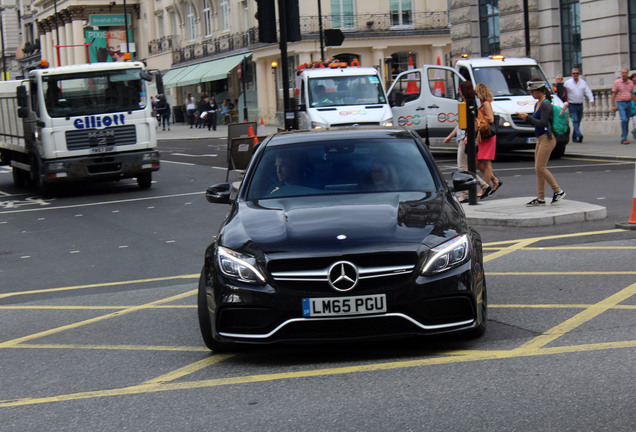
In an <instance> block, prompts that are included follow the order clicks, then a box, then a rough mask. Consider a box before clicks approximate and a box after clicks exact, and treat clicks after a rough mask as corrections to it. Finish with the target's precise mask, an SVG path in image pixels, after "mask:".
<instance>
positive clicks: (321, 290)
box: [268, 252, 418, 295]
mask: <svg viewBox="0 0 636 432" xmlns="http://www.w3.org/2000/svg"><path fill="white" fill-rule="evenodd" d="M417 259H418V256H417V253H415V252H398V253H388V252H384V253H375V254H359V255H342V256H337V257H333V256H331V257H316V258H307V259H289V260H272V261H270V262H269V264H268V271H269V273H270V274H271V275H272V278H273V279H274V281H275V282H276V287H277V288H279V289H281V290H286V291H290V292H294V293H297V294H303V295H316V294H326V293H333V292H334V289H333V288H332V287H331V286H330V284H329V280H328V279H329V269H330V268H331V266H332V265H334V264H335V263H337V262H340V261H347V262H350V263H352V264H353V265H355V266H356V267H357V269H358V274H359V280H358V283H357V285H356V288H355V292H356V293H361V292H365V291H378V290H386V289H391V288H392V287H397V286H399V285H401V284H404V283H405V282H406V281H408V280H409V279H410V278H411V277H412V275H413V271H414V270H415V268H416V265H417Z"/></svg>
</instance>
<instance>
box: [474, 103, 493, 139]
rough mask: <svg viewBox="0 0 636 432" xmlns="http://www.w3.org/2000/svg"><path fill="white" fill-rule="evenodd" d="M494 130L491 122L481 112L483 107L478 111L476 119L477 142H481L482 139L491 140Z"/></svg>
mask: <svg viewBox="0 0 636 432" xmlns="http://www.w3.org/2000/svg"><path fill="white" fill-rule="evenodd" d="M493 135H494V133H493V130H492V128H491V127H490V122H489V121H488V119H487V118H486V116H485V115H484V113H483V112H482V111H481V107H480V108H479V109H478V110H477V117H476V118H475V136H476V138H477V142H481V140H482V139H486V138H490V137H491V136H493Z"/></svg>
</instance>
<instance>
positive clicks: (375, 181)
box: [362, 160, 399, 191]
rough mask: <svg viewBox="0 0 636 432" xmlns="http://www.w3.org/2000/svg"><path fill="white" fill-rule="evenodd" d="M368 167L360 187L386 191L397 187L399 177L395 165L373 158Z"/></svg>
mask: <svg viewBox="0 0 636 432" xmlns="http://www.w3.org/2000/svg"><path fill="white" fill-rule="evenodd" d="M370 168H371V169H370V171H369V174H368V176H367V177H366V179H365V181H364V182H363V183H362V189H364V190H382V191H386V190H396V189H397V188H398V185H399V179H398V173H397V169H396V168H395V165H393V164H391V163H383V162H380V161H379V160H374V161H372V162H371V166H370Z"/></svg>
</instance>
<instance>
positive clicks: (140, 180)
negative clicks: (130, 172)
mask: <svg viewBox="0 0 636 432" xmlns="http://www.w3.org/2000/svg"><path fill="white" fill-rule="evenodd" d="M137 184H138V185H139V187H140V188H141V189H148V188H149V187H150V185H151V184H152V172H147V173H143V174H139V175H138V176H137Z"/></svg>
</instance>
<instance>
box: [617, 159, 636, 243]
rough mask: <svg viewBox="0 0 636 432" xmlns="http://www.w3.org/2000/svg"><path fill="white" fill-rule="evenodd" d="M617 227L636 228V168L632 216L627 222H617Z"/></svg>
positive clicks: (635, 172) (635, 171)
mask: <svg viewBox="0 0 636 432" xmlns="http://www.w3.org/2000/svg"><path fill="white" fill-rule="evenodd" d="M616 228H623V229H628V230H636V170H634V193H633V197H632V216H631V217H630V218H629V220H628V221H627V222H621V223H617V224H616Z"/></svg>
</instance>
